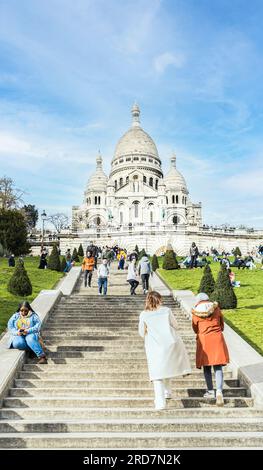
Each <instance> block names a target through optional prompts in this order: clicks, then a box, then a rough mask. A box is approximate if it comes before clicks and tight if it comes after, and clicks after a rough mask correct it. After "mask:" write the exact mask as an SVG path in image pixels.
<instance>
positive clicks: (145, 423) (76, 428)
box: [0, 418, 263, 433]
mask: <svg viewBox="0 0 263 470" xmlns="http://www.w3.org/2000/svg"><path fill="white" fill-rule="evenodd" d="M15 432H17V433H49V432H50V433H86V432H92V433H96V432H98V433H100V432H111V433H113V432H117V433H121V432H130V433H131V432H134V433H137V432H140V433H142V432H145V433H147V432H157V433H161V432H177V433H179V432H180V433H181V432H182V433H183V432H191V433H195V432H216V433H218V432H258V433H259V432H261V433H262V432H263V418H238V419H236V420H235V421H234V422H233V419H231V418H223V419H222V418H217V419H215V418H214V419H211V418H210V419H209V418H208V419H200V418H192V419H178V418H177V419H175V418H165V419H164V418H161V419H129V420H128V421H127V420H123V419H108V420H107V421H105V420H99V419H96V420H93V419H90V420H85V419H79V420H78V421H76V420H59V421H55V420H48V419H46V418H45V419H41V420H34V421H33V420H11V421H10V420H8V421H7V420H5V421H0V433H15Z"/></svg>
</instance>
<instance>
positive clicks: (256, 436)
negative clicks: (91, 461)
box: [0, 431, 263, 450]
mask: <svg viewBox="0 0 263 470" xmlns="http://www.w3.org/2000/svg"><path fill="white" fill-rule="evenodd" d="M262 446H263V434H262V433H261V432H210V431H208V432H196V433H195V432H184V433H180V432H152V433H151V432H149V433H144V432H137V433H131V432H121V433H118V432H115V433H109V432H105V433H103V432H100V433H99V432H98V433H89V432H87V433H81V432H79V433H70V434H68V433H63V432H61V433H51V434H49V433H36V434H34V433H21V434H19V435H18V434H17V433H11V432H10V433H7V434H3V433H1V434H0V448H2V449H7V448H12V449H21V448H29V449H31V448H41V449H43V448H54V449H65V448H66V449H67V448H70V449H73V448H74V449H115V450H116V449H121V448H123V449H147V448H150V449H155V450H158V449H169V448H171V449H174V448H192V449H195V448H202V447H205V448H207V447H211V448H215V447H216V448H222V447H227V448H231V449H232V448H235V447H242V448H244V447H251V448H257V447H262Z"/></svg>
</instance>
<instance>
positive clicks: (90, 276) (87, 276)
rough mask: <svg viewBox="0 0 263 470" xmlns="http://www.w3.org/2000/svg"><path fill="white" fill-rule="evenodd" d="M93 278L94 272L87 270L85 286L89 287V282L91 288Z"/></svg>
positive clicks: (85, 272)
mask: <svg viewBox="0 0 263 470" xmlns="http://www.w3.org/2000/svg"><path fill="white" fill-rule="evenodd" d="M91 278H92V271H88V269H85V271H84V286H85V287H87V280H88V284H89V287H90V286H91Z"/></svg>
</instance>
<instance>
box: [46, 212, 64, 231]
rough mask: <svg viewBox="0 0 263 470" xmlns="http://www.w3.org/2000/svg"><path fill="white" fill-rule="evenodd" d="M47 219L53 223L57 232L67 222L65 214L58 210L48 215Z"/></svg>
mask: <svg viewBox="0 0 263 470" xmlns="http://www.w3.org/2000/svg"><path fill="white" fill-rule="evenodd" d="M48 220H49V221H50V222H51V223H52V225H54V227H55V229H56V231H57V232H58V233H59V232H61V230H62V229H63V228H66V227H67V226H68V223H69V218H68V216H67V215H66V214H63V213H61V212H58V213H57V214H52V215H49V216H48Z"/></svg>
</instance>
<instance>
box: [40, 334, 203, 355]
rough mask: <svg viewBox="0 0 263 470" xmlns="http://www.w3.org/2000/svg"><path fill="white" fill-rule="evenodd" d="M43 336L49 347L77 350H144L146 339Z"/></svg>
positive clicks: (189, 348)
mask: <svg viewBox="0 0 263 470" xmlns="http://www.w3.org/2000/svg"><path fill="white" fill-rule="evenodd" d="M42 338H43V339H44V342H45V345H46V346H47V347H54V346H61V347H62V346H67V347H71V348H72V350H76V347H78V349H79V348H82V347H85V346H103V347H105V348H107V350H108V349H114V350H115V351H119V350H123V349H126V350H127V351H128V350H130V349H132V350H136V351H138V350H140V351H144V350H145V349H144V341H142V339H141V338H138V339H134V340H132V339H126V338H121V337H119V338H117V337H115V338H113V339H106V340H105V338H103V337H101V338H100V339H96V338H93V339H92V338H91V337H87V338H86V337H85V338H83V337H80V336H76V337H74V336H70V337H68V338H64V337H63V336H62V337H58V338H53V337H52V336H46V335H45V336H44V335H42ZM185 346H186V349H187V351H188V352H192V353H195V352H196V348H195V346H193V345H191V344H186V345H185Z"/></svg>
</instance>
